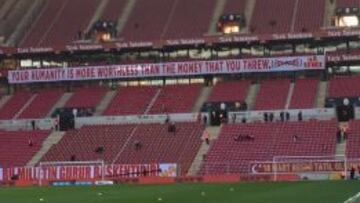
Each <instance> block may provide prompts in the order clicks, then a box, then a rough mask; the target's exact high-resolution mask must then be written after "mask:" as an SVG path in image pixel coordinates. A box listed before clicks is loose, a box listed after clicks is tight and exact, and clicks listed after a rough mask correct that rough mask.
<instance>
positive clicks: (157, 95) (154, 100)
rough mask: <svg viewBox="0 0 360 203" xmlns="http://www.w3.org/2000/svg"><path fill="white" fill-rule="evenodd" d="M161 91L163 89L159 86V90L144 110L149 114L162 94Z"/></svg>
mask: <svg viewBox="0 0 360 203" xmlns="http://www.w3.org/2000/svg"><path fill="white" fill-rule="evenodd" d="M160 93H161V89H160V88H159V89H158V90H157V91H156V94H155V95H154V97H153V98H152V99H151V101H150V103H149V105H148V106H147V107H146V110H145V112H144V114H145V115H146V114H148V113H149V111H150V109H151V108H152V107H153V106H154V104H155V102H156V100H157V98H158V97H159V96H160Z"/></svg>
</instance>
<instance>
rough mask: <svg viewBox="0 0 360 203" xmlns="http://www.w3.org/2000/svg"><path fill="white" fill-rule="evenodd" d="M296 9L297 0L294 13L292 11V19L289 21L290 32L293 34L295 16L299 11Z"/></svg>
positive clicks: (297, 5) (297, 0) (297, 6)
mask: <svg viewBox="0 0 360 203" xmlns="http://www.w3.org/2000/svg"><path fill="white" fill-rule="evenodd" d="M298 8H299V0H295V5H294V11H293V15H292V19H291V26H290V32H294V29H295V22H296V16H297V13H298V10H299V9H298Z"/></svg>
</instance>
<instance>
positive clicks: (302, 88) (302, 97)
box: [290, 78, 318, 109]
mask: <svg viewBox="0 0 360 203" xmlns="http://www.w3.org/2000/svg"><path fill="white" fill-rule="evenodd" d="M317 86H318V80H317V79H314V78H308V79H299V80H297V81H296V82H295V86H294V91H293V93H292V96H291V103H290V109H307V108H313V107H314V103H315V97H316V93H317Z"/></svg>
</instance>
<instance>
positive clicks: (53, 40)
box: [22, 0, 100, 46]
mask: <svg viewBox="0 0 360 203" xmlns="http://www.w3.org/2000/svg"><path fill="white" fill-rule="evenodd" d="M99 3H100V0H91V1H86V2H84V0H50V1H49V2H47V4H48V5H47V6H46V8H45V11H44V12H43V13H42V14H41V16H40V17H39V19H38V20H37V21H36V22H35V24H34V25H33V27H32V30H31V32H30V35H29V36H28V37H27V38H26V40H25V41H24V43H23V44H22V45H24V46H30V45H34V44H35V45H36V46H51V45H63V44H67V43H70V42H72V41H74V40H77V37H78V33H79V32H82V33H84V31H85V29H86V27H87V26H88V23H89V22H90V20H91V18H92V16H93V15H94V13H95V11H96V8H97V7H98V5H99ZM79 8H81V9H79ZM69 22H71V23H69Z"/></svg>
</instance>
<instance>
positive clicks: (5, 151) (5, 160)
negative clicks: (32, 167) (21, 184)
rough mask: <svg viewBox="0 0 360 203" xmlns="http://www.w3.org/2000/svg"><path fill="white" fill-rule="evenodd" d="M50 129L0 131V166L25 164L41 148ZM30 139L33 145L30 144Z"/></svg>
mask: <svg viewBox="0 0 360 203" xmlns="http://www.w3.org/2000/svg"><path fill="white" fill-rule="evenodd" d="M49 133H50V132H49V131H39V130H36V131H2V130H1V131H0V168H6V167H13V166H25V165H26V164H27V163H28V162H29V161H30V159H31V158H32V157H33V156H34V155H35V153H36V152H37V151H38V150H39V149H40V147H41V145H42V143H43V141H44V140H45V138H46V137H47V136H48V135H49ZM29 140H31V142H32V144H33V145H32V146H29Z"/></svg>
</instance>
